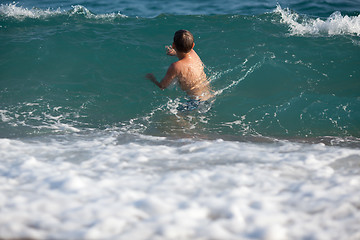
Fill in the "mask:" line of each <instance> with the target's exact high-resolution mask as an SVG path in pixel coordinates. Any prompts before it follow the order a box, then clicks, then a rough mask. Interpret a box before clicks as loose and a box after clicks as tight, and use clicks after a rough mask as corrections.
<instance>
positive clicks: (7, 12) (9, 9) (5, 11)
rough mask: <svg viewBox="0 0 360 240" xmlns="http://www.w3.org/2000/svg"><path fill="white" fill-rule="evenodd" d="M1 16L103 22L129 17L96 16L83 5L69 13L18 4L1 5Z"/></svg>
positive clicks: (73, 8)
mask: <svg viewBox="0 0 360 240" xmlns="http://www.w3.org/2000/svg"><path fill="white" fill-rule="evenodd" d="M0 15H3V16H6V17H14V18H16V19H19V20H23V19H26V18H33V19H34V18H35V19H36V18H47V17H52V16H58V15H69V16H74V15H83V16H85V17H86V18H89V19H103V20H113V19H116V18H126V17H127V16H126V15H124V14H121V13H120V12H118V13H108V14H94V13H92V12H91V11H90V10H89V9H87V8H86V7H84V6H81V5H75V6H72V9H71V10H70V11H69V12H67V11H64V10H61V9H60V8H58V9H55V10H54V9H45V10H44V9H39V8H32V9H28V8H25V7H22V6H18V3H12V4H1V5H0Z"/></svg>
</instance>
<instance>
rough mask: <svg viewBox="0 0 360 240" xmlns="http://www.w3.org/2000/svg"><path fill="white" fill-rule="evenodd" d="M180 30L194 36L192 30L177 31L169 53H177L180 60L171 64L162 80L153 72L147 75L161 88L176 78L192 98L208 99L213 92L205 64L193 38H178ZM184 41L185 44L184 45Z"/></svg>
mask: <svg viewBox="0 0 360 240" xmlns="http://www.w3.org/2000/svg"><path fill="white" fill-rule="evenodd" d="M180 31H184V32H185V33H186V34H188V35H189V36H190V37H191V38H192V35H191V33H190V32H188V31H186V30H179V31H178V32H176V33H175V36H174V43H173V45H172V47H167V54H168V55H171V56H175V55H176V56H177V57H178V59H179V60H178V61H177V62H174V63H172V64H171V65H170V66H169V68H168V70H167V73H166V75H165V77H164V78H163V79H162V80H161V82H158V81H157V80H156V78H155V77H154V75H153V74H151V73H150V74H147V75H146V77H147V78H149V79H150V80H151V81H152V82H154V83H155V84H156V85H157V86H158V87H159V88H161V89H164V88H166V87H168V86H169V85H170V84H171V82H172V81H173V80H174V79H175V78H176V79H177V80H178V82H179V85H180V87H181V89H182V90H183V91H185V92H186V93H187V95H188V96H189V97H190V98H191V99H196V100H200V101H206V100H208V99H209V98H210V97H212V94H211V92H210V87H209V82H208V80H207V77H206V74H205V72H204V65H203V63H202V61H201V59H200V58H199V56H198V55H197V54H196V52H195V51H194V49H193V47H194V45H195V44H194V43H193V39H190V40H188V42H186V40H184V41H182V42H181V41H180V43H179V41H178V40H177V39H176V34H178V33H179V32H180ZM182 34H183V33H182ZM183 42H184V45H185V46H182V44H183ZM186 44H187V46H186ZM189 49H190V50H189Z"/></svg>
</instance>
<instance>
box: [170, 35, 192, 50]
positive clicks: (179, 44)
mask: <svg viewBox="0 0 360 240" xmlns="http://www.w3.org/2000/svg"><path fill="white" fill-rule="evenodd" d="M174 44H175V47H176V50H178V51H180V52H184V53H188V52H190V51H191V49H192V47H193V44H194V36H193V35H192V34H191V32H189V31H188V30H179V31H176V33H175V34H174Z"/></svg>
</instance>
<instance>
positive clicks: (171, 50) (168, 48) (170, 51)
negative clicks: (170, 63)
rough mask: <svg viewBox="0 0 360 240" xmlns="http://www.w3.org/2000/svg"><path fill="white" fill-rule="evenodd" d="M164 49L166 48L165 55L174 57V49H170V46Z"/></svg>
mask: <svg viewBox="0 0 360 240" xmlns="http://www.w3.org/2000/svg"><path fill="white" fill-rule="evenodd" d="M165 48H166V54H167V55H170V56H175V55H176V51H175V49H173V48H172V46H165Z"/></svg>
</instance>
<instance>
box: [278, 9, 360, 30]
mask: <svg viewBox="0 0 360 240" xmlns="http://www.w3.org/2000/svg"><path fill="white" fill-rule="evenodd" d="M275 12H276V13H278V14H280V15H281V19H282V22H283V23H286V24H288V25H289V27H290V30H291V33H292V34H294V35H306V34H310V35H318V34H328V35H343V34H350V35H357V36H360V15H358V16H347V15H345V16H342V15H341V13H340V12H334V13H333V14H331V16H329V17H328V18H327V19H325V20H323V19H320V18H316V19H313V18H309V17H304V16H300V15H299V14H297V13H295V12H293V11H291V10H289V9H282V8H281V6H279V5H278V6H277V8H276V10H275Z"/></svg>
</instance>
